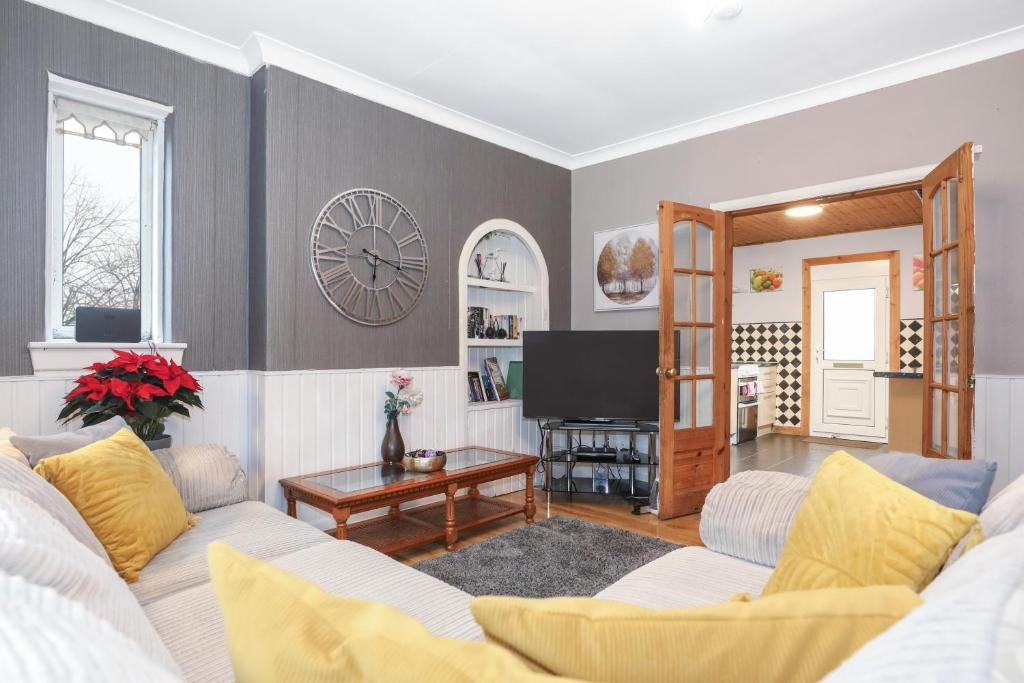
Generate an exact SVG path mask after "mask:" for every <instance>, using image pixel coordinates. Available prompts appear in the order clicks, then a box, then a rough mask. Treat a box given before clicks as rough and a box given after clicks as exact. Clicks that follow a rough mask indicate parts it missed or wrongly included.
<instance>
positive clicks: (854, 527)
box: [761, 451, 978, 597]
mask: <svg viewBox="0 0 1024 683" xmlns="http://www.w3.org/2000/svg"><path fill="white" fill-rule="evenodd" d="M977 523H978V517H977V516H976V515H973V514H971V513H969V512H964V511H962V510H953V509H951V508H947V507H945V506H943V505H939V504H938V503H936V502H935V501H933V500H931V499H929V498H926V497H924V496H922V495H921V494H919V493H916V492H915V491H912V490H910V489H908V488H907V487H906V486H903V485H902V484H898V483H896V482H895V481H893V480H892V479H890V478H889V477H887V476H885V475H884V474H881V473H880V472H877V471H876V470H875V469H874V468H872V467H871V466H870V465H867V464H865V463H863V462H861V461H859V460H857V459H856V458H854V457H853V456H851V455H849V454H848V453H845V452H843V451H836V452H835V453H833V454H832V455H830V456H829V457H828V458H826V459H825V462H823V463H822V465H821V468H820V469H819V470H818V472H817V474H815V476H814V479H813V480H812V482H811V487H810V489H809V490H808V491H807V497H806V498H804V502H803V503H802V504H801V505H800V508H799V510H797V513H796V518H795V519H794V520H793V526H792V528H791V529H790V530H789V536H788V537H787V538H786V543H785V545H784V546H783V547H782V555H781V556H780V557H779V562H778V564H777V565H776V567H775V571H774V572H772V574H771V576H770V577H769V578H768V583H767V585H766V586H765V588H764V590H763V591H762V592H761V595H762V597H763V596H766V595H772V594H774V593H780V592H782V591H791V590H810V589H813V588H833V587H851V586H873V585H899V586H907V587H908V588H912V589H914V590H915V591H920V590H922V589H923V588H924V587H925V586H927V585H928V584H929V583H930V582H931V580H932V579H933V578H935V575H936V574H938V572H939V569H941V568H942V564H943V563H944V562H945V561H946V558H947V557H948V556H949V553H950V551H951V550H952V549H953V547H954V546H955V545H956V544H957V543H958V542H959V541H960V539H961V538H963V537H964V536H965V535H966V534H967V533H968V532H969V531H970V530H971V528H972V527H974V526H975V525H976V524H977Z"/></svg>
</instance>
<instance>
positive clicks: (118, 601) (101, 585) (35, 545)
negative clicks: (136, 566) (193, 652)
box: [0, 490, 177, 671]
mask: <svg viewBox="0 0 1024 683" xmlns="http://www.w3.org/2000/svg"><path fill="white" fill-rule="evenodd" d="M0 571H3V572H5V573H7V574H8V575H11V576H22V577H24V578H25V579H26V580H28V581H30V582H32V583H34V584H37V585H40V586H48V587H50V588H53V589H54V590H56V591H57V592H58V593H60V594H61V595H63V596H65V597H67V598H69V599H71V600H74V601H75V602H79V603H81V604H82V606H83V607H85V608H86V609H88V610H89V611H90V612H92V613H93V614H95V615H96V616H97V617H100V618H102V619H105V620H106V621H108V622H109V623H110V624H111V625H112V626H113V627H114V628H116V629H117V630H118V631H120V632H121V633H123V634H124V635H125V636H127V637H129V638H131V639H132V640H135V641H136V642H138V643H139V645H140V646H141V647H142V650H143V651H144V652H145V653H146V654H147V655H148V656H149V657H151V658H152V659H153V660H154V661H156V662H158V663H160V664H162V665H163V666H164V667H165V668H167V669H168V670H169V671H177V666H176V665H175V663H174V659H173V658H172V657H171V654H170V653H169V652H168V651H167V648H166V647H165V646H164V644H163V642H162V641H161V640H160V637H159V636H158V635H157V634H156V631H154V630H153V626H152V625H151V624H150V623H149V621H148V620H147V619H146V615H145V613H144V612H143V611H142V607H141V606H139V603H138V601H136V600H135V596H133V595H132V592H131V591H130V590H129V589H128V586H127V585H126V584H125V582H124V581H122V580H121V578H120V577H119V576H118V575H117V573H115V572H114V570H113V568H112V567H111V566H110V565H108V564H107V563H105V562H104V561H103V560H101V559H100V558H98V557H96V555H95V554H93V553H92V552H90V551H89V550H88V549H87V548H86V547H85V546H83V545H82V544H81V543H79V542H78V541H76V540H75V538H74V537H73V536H72V535H71V533H70V532H69V531H68V530H67V529H65V528H64V527H63V526H62V525H61V524H60V523H59V522H58V521H57V520H55V519H54V518H53V517H51V516H50V515H48V514H47V513H46V511H45V510H43V509H42V508H41V507H39V506H38V505H36V504H35V503H33V502H32V501H31V500H29V499H28V498H26V497H25V496H23V495H21V494H20V493H17V492H14V491H2V490H0Z"/></svg>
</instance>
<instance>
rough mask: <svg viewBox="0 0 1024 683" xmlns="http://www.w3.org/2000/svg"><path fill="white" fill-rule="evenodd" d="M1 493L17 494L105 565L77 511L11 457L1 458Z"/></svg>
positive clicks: (103, 555)
mask: <svg viewBox="0 0 1024 683" xmlns="http://www.w3.org/2000/svg"><path fill="white" fill-rule="evenodd" d="M0 490H6V491H17V492H18V493H20V494H22V495H23V496H25V497H26V498H28V499H29V500H32V501H33V502H35V503H36V504H38V505H39V507H41V508H43V509H44V510H46V511H47V512H48V513H50V515H51V516H52V517H53V518H54V519H56V520H57V521H58V522H60V523H61V524H63V525H64V527H65V528H66V529H67V530H68V531H70V532H71V535H72V536H74V537H75V538H76V539H78V541H79V542H80V543H81V544H82V545H84V546H85V547H86V548H88V549H89V550H91V551H92V552H94V553H96V555H97V556H98V557H99V558H100V559H102V560H103V561H104V562H106V563H107V564H110V558H109V557H107V551H106V550H104V548H103V544H102V543H100V542H99V539H97V538H96V534H94V533H93V532H92V529H90V528H89V525H88V524H86V523H85V520H84V519H82V515H80V514H78V510H76V509H75V506H73V505H72V504H71V501H69V500H68V499H67V498H65V497H64V494H62V493H61V492H60V491H58V490H57V489H56V488H54V487H53V486H52V485H51V484H50V483H49V482H48V481H46V480H45V479H43V478H42V477H40V476H39V475H38V474H36V473H35V472H33V471H32V470H30V469H29V468H28V467H26V466H25V465H23V464H22V463H20V462H18V461H17V460H15V459H14V458H10V457H5V456H0Z"/></svg>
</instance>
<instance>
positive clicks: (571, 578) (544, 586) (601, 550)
mask: <svg viewBox="0 0 1024 683" xmlns="http://www.w3.org/2000/svg"><path fill="white" fill-rule="evenodd" d="M679 547H681V546H678V545H676V544H674V543H669V542H668V541H662V540H660V539H657V538H652V537H650V536H643V535H641V534H635V533H633V532H631V531H623V530H622V529H614V528H612V527H607V526H602V525H600V524H593V523H591V522H585V521H583V520H580V519H573V518H571V517H553V518H551V519H545V520H543V521H540V522H537V523H536V524H531V525H528V526H524V527H520V528H518V529H513V530H512V531H509V532H507V533H504V534H501V535H500V536H495V537H494V538H489V539H487V540H486V541H480V542H479V543H474V544H473V545H471V546H469V547H467V548H463V549H461V550H456V551H454V552H450V553H448V554H447V555H442V556H441V557H436V558H433V559H430V560H424V561H423V562H420V563H419V564H417V565H415V567H416V569H418V570H420V571H421V572H424V573H426V574H430V575H431V576H433V577H436V578H438V579H441V580H442V581H444V582H445V583H447V584H451V585H452V586H455V587H456V588H460V589H462V590H464V591H466V592H467V593H469V594H470V595H514V596H518V597H523V598H551V597H557V596H563V595H582V596H593V595H595V594H597V593H599V592H600V591H602V590H603V589H605V588H607V587H608V586H610V585H611V584H613V583H615V582H616V581H617V580H619V579H620V578H622V577H623V576H625V575H626V574H628V573H629V572H631V571H633V570H634V569H636V568H638V567H641V566H643V565H645V564H647V563H648V562H650V561H651V560H653V559H655V558H658V557H661V556H662V555H664V554H665V553H668V552H670V551H672V550H675V549H677V548H679Z"/></svg>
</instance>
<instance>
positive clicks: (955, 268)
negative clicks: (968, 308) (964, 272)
mask: <svg viewBox="0 0 1024 683" xmlns="http://www.w3.org/2000/svg"><path fill="white" fill-rule="evenodd" d="M947 261H948V263H949V285H948V290H947V291H948V292H949V301H948V302H947V303H946V310H948V311H949V312H950V314H954V313H959V312H960V250H959V249H958V248H953V249H950V250H949V253H948V255H947Z"/></svg>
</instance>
